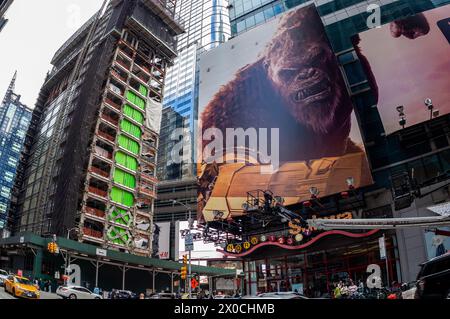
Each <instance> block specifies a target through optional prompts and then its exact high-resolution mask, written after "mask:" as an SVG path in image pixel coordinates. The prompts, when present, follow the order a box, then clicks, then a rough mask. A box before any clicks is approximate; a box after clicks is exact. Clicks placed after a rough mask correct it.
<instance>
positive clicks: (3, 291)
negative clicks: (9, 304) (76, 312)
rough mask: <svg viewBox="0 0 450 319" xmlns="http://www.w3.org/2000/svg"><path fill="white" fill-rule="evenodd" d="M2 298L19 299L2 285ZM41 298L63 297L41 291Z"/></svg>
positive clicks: (0, 290) (0, 297) (0, 293)
mask: <svg viewBox="0 0 450 319" xmlns="http://www.w3.org/2000/svg"><path fill="white" fill-rule="evenodd" d="M0 299H18V298H16V297H13V296H12V295H11V294H9V293H7V292H6V291H5V288H4V287H0ZM41 299H61V297H59V296H58V295H56V294H54V293H48V292H44V291H41Z"/></svg>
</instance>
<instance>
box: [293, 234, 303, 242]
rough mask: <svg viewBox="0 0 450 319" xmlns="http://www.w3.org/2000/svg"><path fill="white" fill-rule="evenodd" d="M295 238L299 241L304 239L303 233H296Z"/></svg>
mask: <svg viewBox="0 0 450 319" xmlns="http://www.w3.org/2000/svg"><path fill="white" fill-rule="evenodd" d="M295 240H296V241H298V242H300V241H302V240H303V235H302V234H297V235H295Z"/></svg>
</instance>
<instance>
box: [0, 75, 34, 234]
mask: <svg viewBox="0 0 450 319" xmlns="http://www.w3.org/2000/svg"><path fill="white" fill-rule="evenodd" d="M15 81H16V74H14V77H13V79H12V81H11V84H10V86H9V88H8V90H7V92H6V95H5V97H4V99H3V101H2V104H1V107H0V163H1V164H0V188H1V191H0V233H1V231H2V230H4V229H7V227H8V224H9V223H8V221H9V211H10V210H11V209H13V208H14V201H15V196H16V195H17V194H15V192H14V179H15V178H16V175H17V169H18V166H19V162H20V161H21V153H22V149H23V143H24V141H25V135H26V132H27V130H28V126H29V124H30V120H31V112H32V110H30V109H29V108H28V107H27V106H26V105H24V104H23V103H21V102H20V95H17V94H16V93H14V84H15ZM5 235H6V234H5Z"/></svg>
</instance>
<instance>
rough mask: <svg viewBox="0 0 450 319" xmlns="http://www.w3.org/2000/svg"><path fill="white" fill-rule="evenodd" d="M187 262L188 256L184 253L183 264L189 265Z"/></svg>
mask: <svg viewBox="0 0 450 319" xmlns="http://www.w3.org/2000/svg"><path fill="white" fill-rule="evenodd" d="M187 263H188V256H187V255H183V264H185V265H187Z"/></svg>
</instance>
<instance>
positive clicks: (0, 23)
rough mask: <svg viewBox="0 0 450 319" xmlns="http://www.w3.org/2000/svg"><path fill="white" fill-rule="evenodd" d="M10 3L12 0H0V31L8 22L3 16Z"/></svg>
mask: <svg viewBox="0 0 450 319" xmlns="http://www.w3.org/2000/svg"><path fill="white" fill-rule="evenodd" d="M12 3H13V0H0V32H1V31H2V29H3V28H4V26H5V25H6V23H7V22H8V19H6V18H5V17H4V16H5V13H6V10H8V8H9V7H10V6H11V4H12Z"/></svg>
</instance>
